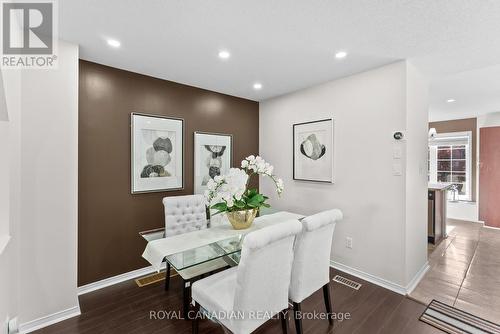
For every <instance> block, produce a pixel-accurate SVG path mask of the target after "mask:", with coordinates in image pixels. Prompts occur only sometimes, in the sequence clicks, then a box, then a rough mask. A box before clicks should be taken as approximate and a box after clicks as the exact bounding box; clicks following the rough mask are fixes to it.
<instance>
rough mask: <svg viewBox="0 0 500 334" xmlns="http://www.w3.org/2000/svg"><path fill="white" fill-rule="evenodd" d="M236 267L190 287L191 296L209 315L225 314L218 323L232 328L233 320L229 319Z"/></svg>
mask: <svg viewBox="0 0 500 334" xmlns="http://www.w3.org/2000/svg"><path fill="white" fill-rule="evenodd" d="M237 270H238V267H234V268H230V269H227V270H224V271H221V272H218V273H216V274H213V275H211V276H209V277H207V278H204V279H201V280H198V281H196V282H194V283H193V285H192V286H191V296H192V298H193V300H196V301H197V302H198V304H200V305H201V306H202V307H203V308H204V309H205V310H207V311H208V312H209V313H215V314H227V316H225V317H218V319H217V320H218V321H219V322H220V323H221V324H223V325H224V326H226V327H227V328H232V327H233V325H232V323H233V322H234V321H235V319H230V316H229V315H230V312H231V311H232V310H233V303H234V292H235V288H236V274H237Z"/></svg>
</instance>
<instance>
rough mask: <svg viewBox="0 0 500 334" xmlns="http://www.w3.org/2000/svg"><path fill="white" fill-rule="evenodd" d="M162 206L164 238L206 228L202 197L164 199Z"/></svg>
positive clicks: (190, 196) (189, 196)
mask: <svg viewBox="0 0 500 334" xmlns="http://www.w3.org/2000/svg"><path fill="white" fill-rule="evenodd" d="M163 206H164V207H165V236H166V237H170V236H173V235H177V234H182V233H186V232H191V231H196V230H201V229H204V228H207V214H206V209H205V198H204V197H203V195H187V196H170V197H165V198H164V199H163Z"/></svg>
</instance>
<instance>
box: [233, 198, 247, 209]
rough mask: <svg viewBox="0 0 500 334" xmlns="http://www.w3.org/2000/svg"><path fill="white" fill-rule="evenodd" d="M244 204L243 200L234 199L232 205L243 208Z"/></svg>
mask: <svg viewBox="0 0 500 334" xmlns="http://www.w3.org/2000/svg"><path fill="white" fill-rule="evenodd" d="M245 205H246V203H245V202H244V201H243V200H240V201H234V206H235V207H237V208H238V209H243V208H244V207H245Z"/></svg>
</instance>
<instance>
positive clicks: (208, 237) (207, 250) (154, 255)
mask: <svg viewBox="0 0 500 334" xmlns="http://www.w3.org/2000/svg"><path fill="white" fill-rule="evenodd" d="M302 218H304V216H303V215H301V214H297V213H293V212H288V211H278V212H274V213H270V214H265V215H261V216H259V217H257V218H255V220H254V222H253V223H252V225H251V226H250V227H249V228H247V229H242V230H235V229H234V228H233V227H232V226H231V225H230V224H229V222H227V221H222V222H219V223H217V224H215V223H214V222H209V224H208V226H209V227H208V228H204V229H200V230H196V231H192V232H187V233H183V234H178V235H173V236H168V237H166V236H165V229H164V228H160V229H155V230H150V231H144V232H140V233H139V234H140V235H141V237H143V238H144V239H145V240H146V241H147V244H146V247H145V249H144V252H143V253H142V257H143V258H144V259H145V260H146V261H148V262H149V263H150V264H151V266H152V267H153V268H154V269H155V270H156V271H158V272H160V271H161V270H162V268H163V265H164V263H165V264H167V263H168V264H169V265H170V266H171V267H173V268H174V269H175V271H176V272H178V273H179V274H180V276H181V277H183V279H184V277H190V278H191V277H192V278H194V279H198V278H200V277H203V276H205V275H207V274H210V273H211V270H210V266H211V263H214V264H215V263H219V264H220V262H221V261H224V262H225V263H224V264H227V267H234V266H237V265H238V263H239V259H240V253H241V249H242V245H243V240H244V239H245V236H246V235H247V234H248V233H250V232H253V231H257V230H260V229H263V228H266V227H268V226H272V225H275V224H281V223H286V222H287V221H293V220H301V219H302ZM219 266H220V265H219ZM168 274H169V273H168V272H167V275H168ZM183 285H184V307H183V313H184V316H185V315H186V313H187V309H188V304H189V303H190V300H189V296H190V286H191V279H189V280H184V282H183ZM185 318H186V316H185Z"/></svg>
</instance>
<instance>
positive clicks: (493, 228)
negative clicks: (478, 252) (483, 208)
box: [483, 223, 500, 231]
mask: <svg viewBox="0 0 500 334" xmlns="http://www.w3.org/2000/svg"><path fill="white" fill-rule="evenodd" d="M483 224H484V223H483ZM483 227H485V228H490V229H492V230H497V231H500V227H494V226H486V225H484V226H483Z"/></svg>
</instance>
